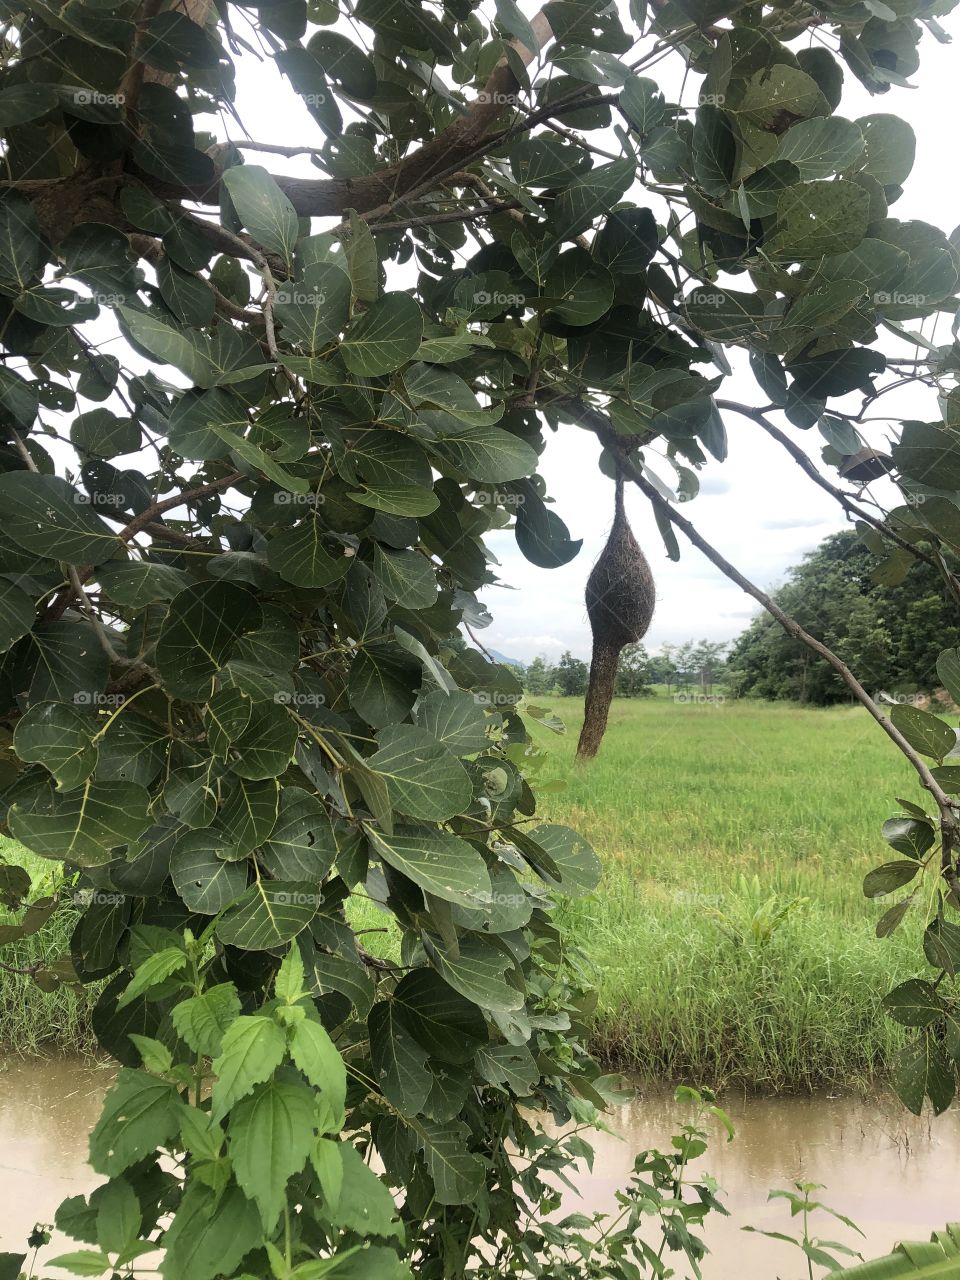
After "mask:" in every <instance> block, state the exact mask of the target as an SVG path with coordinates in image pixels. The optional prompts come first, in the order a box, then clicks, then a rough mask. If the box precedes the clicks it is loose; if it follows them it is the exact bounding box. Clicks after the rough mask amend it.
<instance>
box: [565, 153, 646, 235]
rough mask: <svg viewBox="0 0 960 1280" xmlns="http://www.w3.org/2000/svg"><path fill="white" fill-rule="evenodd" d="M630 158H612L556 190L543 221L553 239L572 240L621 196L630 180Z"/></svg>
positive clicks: (632, 176)
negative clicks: (558, 192)
mask: <svg viewBox="0 0 960 1280" xmlns="http://www.w3.org/2000/svg"><path fill="white" fill-rule="evenodd" d="M635 171H636V170H635V166H634V163H633V161H632V160H614V161H613V162H612V163H611V164H605V165H600V166H598V167H597V168H596V169H591V170H590V172H589V173H587V174H584V175H583V176H582V177H580V176H578V177H576V178H574V179H573V181H572V182H571V183H570V185H569V186H567V187H565V188H564V189H563V191H561V192H560V194H559V196H557V199H556V201H555V203H554V206H553V210H552V212H551V214H550V217H549V219H548V222H547V231H548V234H549V235H550V237H551V238H552V239H553V240H554V241H557V242H559V241H561V240H573V239H575V238H576V236H578V235H579V234H580V233H581V232H582V231H585V230H586V229H587V228H588V227H590V226H592V225H593V223H594V221H595V220H596V219H597V218H598V217H599V216H600V215H601V214H603V213H607V212H609V210H610V209H612V208H613V206H614V205H615V204H616V203H617V201H618V200H620V199H622V197H623V195H624V193H625V192H626V191H627V189H628V188H629V186H630V184H631V183H632V182H633V178H634V173H635Z"/></svg>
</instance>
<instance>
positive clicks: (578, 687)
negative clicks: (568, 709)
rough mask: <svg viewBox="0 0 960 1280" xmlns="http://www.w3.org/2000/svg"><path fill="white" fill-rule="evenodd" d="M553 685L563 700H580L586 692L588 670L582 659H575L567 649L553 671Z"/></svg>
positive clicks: (588, 676)
mask: <svg viewBox="0 0 960 1280" xmlns="http://www.w3.org/2000/svg"><path fill="white" fill-rule="evenodd" d="M553 674H554V678H555V683H556V685H557V688H558V689H559V691H560V694H561V695H562V696H563V697H564V698H582V697H583V695H584V694H585V693H586V691H587V681H588V680H589V678H590V668H589V667H588V666H587V664H586V663H585V662H584V661H583V659H582V658H575V657H574V656H573V655H572V654H571V652H570V650H569V649H567V651H566V652H565V653H564V654H563V656H562V657H561V659H560V661H559V662H558V663H557V665H556V667H554V670H553Z"/></svg>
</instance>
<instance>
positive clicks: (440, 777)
mask: <svg viewBox="0 0 960 1280" xmlns="http://www.w3.org/2000/svg"><path fill="white" fill-rule="evenodd" d="M377 748H378V749H377V751H376V752H375V753H374V754H373V755H372V756H370V757H369V758H368V760H367V763H368V765H369V767H370V768H371V769H372V770H373V771H374V772H375V773H379V774H380V775H381V776H382V777H383V778H384V779H385V780H386V783H387V790H388V792H389V793H390V800H391V803H392V804H393V807H394V808H395V809H397V810H399V811H400V812H401V813H405V814H407V815H408V816H409V817H411V818H421V819H423V820H425V821H428V822H445V821H446V820H447V819H448V818H452V817H453V816H454V814H457V813H462V812H463V811H464V810H465V809H466V808H467V806H468V805H469V803H470V800H471V797H472V795H473V787H472V785H471V782H470V778H469V776H468V774H467V772H466V770H465V769H464V767H463V765H462V764H460V762H459V761H458V760H457V759H456V758H455V757H454V756H453V755H451V754H450V752H449V751H448V750H447V749H446V747H444V746H442V745H441V744H440V743H439V742H437V740H436V739H435V738H433V737H431V735H430V734H429V733H427V732H426V730H425V729H419V728H416V727H415V726H414V725H406V724H397V725H388V726H387V727H386V728H384V729H381V730H380V732H379V733H378V734H377Z"/></svg>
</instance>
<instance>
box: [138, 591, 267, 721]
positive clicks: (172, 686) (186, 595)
mask: <svg viewBox="0 0 960 1280" xmlns="http://www.w3.org/2000/svg"><path fill="white" fill-rule="evenodd" d="M261 622H262V615H261V612H260V606H259V605H258V604H257V602H256V599H255V597H254V596H253V595H252V594H251V593H250V592H249V591H246V590H244V589H243V588H242V587H239V586H237V585H236V584H235V583H232V582H202V583H198V584H197V585H196V586H192V587H187V589H186V590H185V591H181V592H180V593H179V594H178V595H176V596H174V598H173V600H172V601H171V602H170V607H169V610H168V612H167V616H166V617H165V618H164V620H163V625H162V626H161V628H160V634H159V636H158V637H157V648H156V663H157V668H158V670H159V671H160V675H161V677H162V678H163V682H164V685H165V686H166V688H167V690H168V691H169V692H170V693H171V694H172V695H173V696H174V697H180V698H185V699H187V700H188V701H193V702H200V701H203V700H204V699H205V698H206V697H208V696H209V694H210V692H211V681H212V679H213V677H214V676H215V675H216V674H217V672H218V671H219V670H220V668H221V667H222V666H223V665H224V664H225V663H226V662H227V660H228V659H229V657H230V656H231V654H232V653H233V649H234V646H235V645H236V643H237V641H238V640H239V639H240V637H241V636H242V635H244V634H245V633H246V632H248V631H254V630H256V629H257V628H258V627H259V626H260V625H261Z"/></svg>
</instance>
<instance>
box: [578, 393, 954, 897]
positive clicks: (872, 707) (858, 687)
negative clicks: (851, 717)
mask: <svg viewBox="0 0 960 1280" xmlns="http://www.w3.org/2000/svg"><path fill="white" fill-rule="evenodd" d="M583 409H584V412H583V413H582V414H581V415H580V417H579V421H580V422H581V423H582V424H583V425H585V426H587V427H589V429H590V430H591V431H593V433H594V434H595V435H596V436H597V438H598V440H600V442H601V443H602V444H603V445H605V446H606V448H607V449H609V450H610V452H611V453H612V454H613V455H614V456H615V457H616V458H617V459H618V461H619V462H620V466H621V469H622V471H623V474H624V475H625V476H628V477H629V478H630V479H631V480H632V481H633V483H634V484H635V485H636V486H637V488H638V489H639V490H640V491H641V493H643V494H644V495H645V496H646V497H647V498H648V499H649V500H650V502H651V504H652V505H653V507H654V509H655V510H656V511H658V512H659V513H660V514H661V515H662V516H664V517H666V519H668V520H669V521H670V523H671V524H673V525H675V526H676V527H677V528H678V529H680V530H681V532H682V533H683V534H684V535H685V537H686V538H687V539H688V540H689V541H690V542H692V543H693V545H694V546H695V547H696V548H697V549H698V550H699V551H701V552H702V553H703V554H704V555H705V556H706V557H707V559H708V560H709V561H710V562H711V564H713V565H715V566H716V568H718V569H719V570H720V572H721V573H722V574H723V575H724V576H725V577H727V578H729V579H730V581H731V582H735V583H736V584H737V586H738V587H740V588H741V589H742V590H743V591H745V592H746V593H747V594H748V595H750V596H753V598H754V600H756V601H757V602H758V603H759V604H761V605H762V606H763V608H764V609H765V610H766V611H767V613H769V614H770V615H771V617H773V618H774V619H775V620H776V621H777V622H778V623H779V624H780V626H781V627H782V628H783V629H784V631H785V632H786V633H787V635H789V636H792V637H793V639H795V640H799V641H800V643H801V644H804V645H806V647H807V648H808V649H811V650H812V651H813V652H814V653H816V654H818V655H819V656H820V657H821V658H823V659H825V661H827V662H828V663H829V664H830V666H831V667H833V669H834V671H836V672H837V674H838V675H839V676H840V678H841V679H842V680H843V682H844V684H845V685H846V686H847V688H848V689H849V690H850V692H851V693H852V694H853V696H854V698H856V700H857V701H858V702H859V703H860V704H861V705H862V706H863V707H865V708H866V709H867V711H868V712H869V713H870V715H871V716H872V717H873V719H874V720H876V722H877V724H878V725H879V726H880V728H881V729H882V730H883V732H884V733H885V734H886V735H887V737H888V738H890V740H891V741H892V742H893V743H894V745H895V746H896V747H897V748H898V750H899V751H900V752H901V753H902V754H903V755H904V756H905V757H906V759H907V760H908V761H909V762H910V764H911V765H912V767H913V769H914V771H915V772H916V774H917V776H918V777H919V779H920V782H921V785H922V786H923V787H924V788H925V790H926V791H927V792H929V794H930V795H931V796H932V797H933V800H934V802H935V804H936V806H937V809H938V811H939V815H940V837H941V842H942V844H941V872H942V875H943V878H944V880H945V881H946V883H947V884H948V886H949V888H950V891H951V893H952V894H953V895H954V897H958V896H960V878H958V876H957V871H956V868H955V866H954V863H953V848H954V843H955V841H956V837H957V831H958V823H957V814H956V810H957V808H958V806H957V805H956V804H955V803H954V801H952V800H951V799H950V797H949V796H948V795H947V793H946V792H945V791H944V790H943V788H942V787H941V786H940V784H939V783H938V782H937V780H936V778H935V777H934V776H933V774H932V772H931V770H930V766H929V765H928V764H927V763H926V761H925V760H924V759H923V758H922V756H920V755H919V753H918V752H917V751H916V750H915V749H914V748H913V747H912V746H911V745H910V743H909V742H908V741H907V739H906V738H905V737H904V736H903V734H902V733H901V732H900V730H899V729H898V728H897V727H896V726H895V725H894V724H893V723H892V722H891V721H890V720H888V719H887V717H886V716H884V714H883V712H882V711H881V710H880V708H879V706H878V705H877V704H876V702H874V700H873V698H871V697H870V694H869V693H867V691H866V689H865V688H864V687H863V685H862V684H861V683H860V681H859V680H858V679H857V677H856V676H855V675H854V674H853V672H852V671H851V670H850V668H849V667H848V666H847V664H846V663H845V662H844V661H843V660H842V659H841V658H838V657H837V655H836V654H835V653H834V652H833V651H832V649H829V648H827V646H826V645H825V644H824V643H823V642H822V641H820V640H818V639H817V638H816V636H812V635H811V634H810V633H809V631H806V630H804V628H803V627H801V625H800V623H799V622H797V620H796V619H795V618H792V617H791V616H790V615H789V614H788V613H786V612H785V611H784V610H783V609H781V607H780V606H779V605H778V604H777V602H776V601H775V600H773V599H772V598H771V597H770V596H769V595H767V593H766V592H765V591H762V590H761V589H760V587H758V586H757V585H756V584H755V583H753V582H751V581H750V579H749V578H747V577H745V576H744V575H743V574H742V573H741V572H740V570H739V569H737V568H736V567H735V566H734V565H732V564H731V563H730V561H729V560H727V559H726V558H725V557H724V556H723V555H722V554H721V553H720V552H719V551H718V550H717V549H716V547H714V546H713V545H712V544H711V543H709V542H708V541H707V540H706V538H704V537H703V535H702V534H701V533H700V532H699V531H698V530H697V529H696V528H695V526H694V525H692V524H691V523H690V521H689V520H687V519H686V517H684V516H682V515H680V513H679V512H678V511H676V510H674V508H673V507H672V506H671V505H670V503H669V502H667V501H666V499H665V498H663V497H661V495H660V493H659V492H658V491H657V490H656V489H655V488H654V487H653V485H652V484H650V482H649V481H648V480H647V479H646V477H645V476H644V475H643V473H642V471H641V470H640V469H639V467H637V466H636V464H635V463H634V462H633V461H632V460H631V459H630V458H629V456H627V453H626V450H625V449H624V442H623V437H622V436H619V435H618V434H617V433H616V431H614V429H613V427H612V426H611V425H610V423H609V422H608V421H607V419H606V418H605V417H604V415H603V414H602V413H600V412H599V411H597V410H594V409H591V408H590V407H589V406H587V405H584V406H583Z"/></svg>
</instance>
